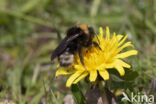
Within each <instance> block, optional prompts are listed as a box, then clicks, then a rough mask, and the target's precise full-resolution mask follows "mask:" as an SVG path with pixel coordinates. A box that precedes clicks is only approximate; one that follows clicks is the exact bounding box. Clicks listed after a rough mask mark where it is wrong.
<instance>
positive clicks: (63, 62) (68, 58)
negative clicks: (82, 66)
mask: <svg viewBox="0 0 156 104" xmlns="http://www.w3.org/2000/svg"><path fill="white" fill-rule="evenodd" d="M58 61H59V63H60V66H62V67H68V66H70V65H71V64H72V63H73V62H74V54H72V53H69V52H64V53H62V54H61V55H60V56H59V57H58Z"/></svg>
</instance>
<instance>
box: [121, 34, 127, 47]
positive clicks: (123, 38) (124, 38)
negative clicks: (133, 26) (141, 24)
mask: <svg viewBox="0 0 156 104" xmlns="http://www.w3.org/2000/svg"><path fill="white" fill-rule="evenodd" d="M127 37H128V35H126V36H125V37H124V38H123V39H122V40H121V41H120V42H119V46H120V45H121V44H122V43H123V42H124V41H125V40H126V39H127Z"/></svg>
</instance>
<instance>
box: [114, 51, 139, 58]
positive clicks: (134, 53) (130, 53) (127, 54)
mask: <svg viewBox="0 0 156 104" xmlns="http://www.w3.org/2000/svg"><path fill="white" fill-rule="evenodd" d="M137 54H138V51H136V50H130V51H127V52H123V53H120V54H118V55H117V56H116V58H126V57H129V56H132V55H137Z"/></svg>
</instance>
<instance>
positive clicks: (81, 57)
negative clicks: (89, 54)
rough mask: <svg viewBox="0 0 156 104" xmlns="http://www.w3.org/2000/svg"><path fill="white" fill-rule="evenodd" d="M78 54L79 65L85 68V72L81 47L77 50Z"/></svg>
mask: <svg viewBox="0 0 156 104" xmlns="http://www.w3.org/2000/svg"><path fill="white" fill-rule="evenodd" d="M78 54H79V58H80V62H81V64H82V65H83V67H84V68H85V71H87V68H86V67H85V64H84V61H83V55H82V48H81V47H79V48H78Z"/></svg>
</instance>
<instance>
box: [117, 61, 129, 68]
mask: <svg viewBox="0 0 156 104" xmlns="http://www.w3.org/2000/svg"><path fill="white" fill-rule="evenodd" d="M116 64H117V65H121V66H123V67H125V68H130V67H131V66H130V65H129V64H127V63H125V62H124V61H122V60H119V59H116Z"/></svg>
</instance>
